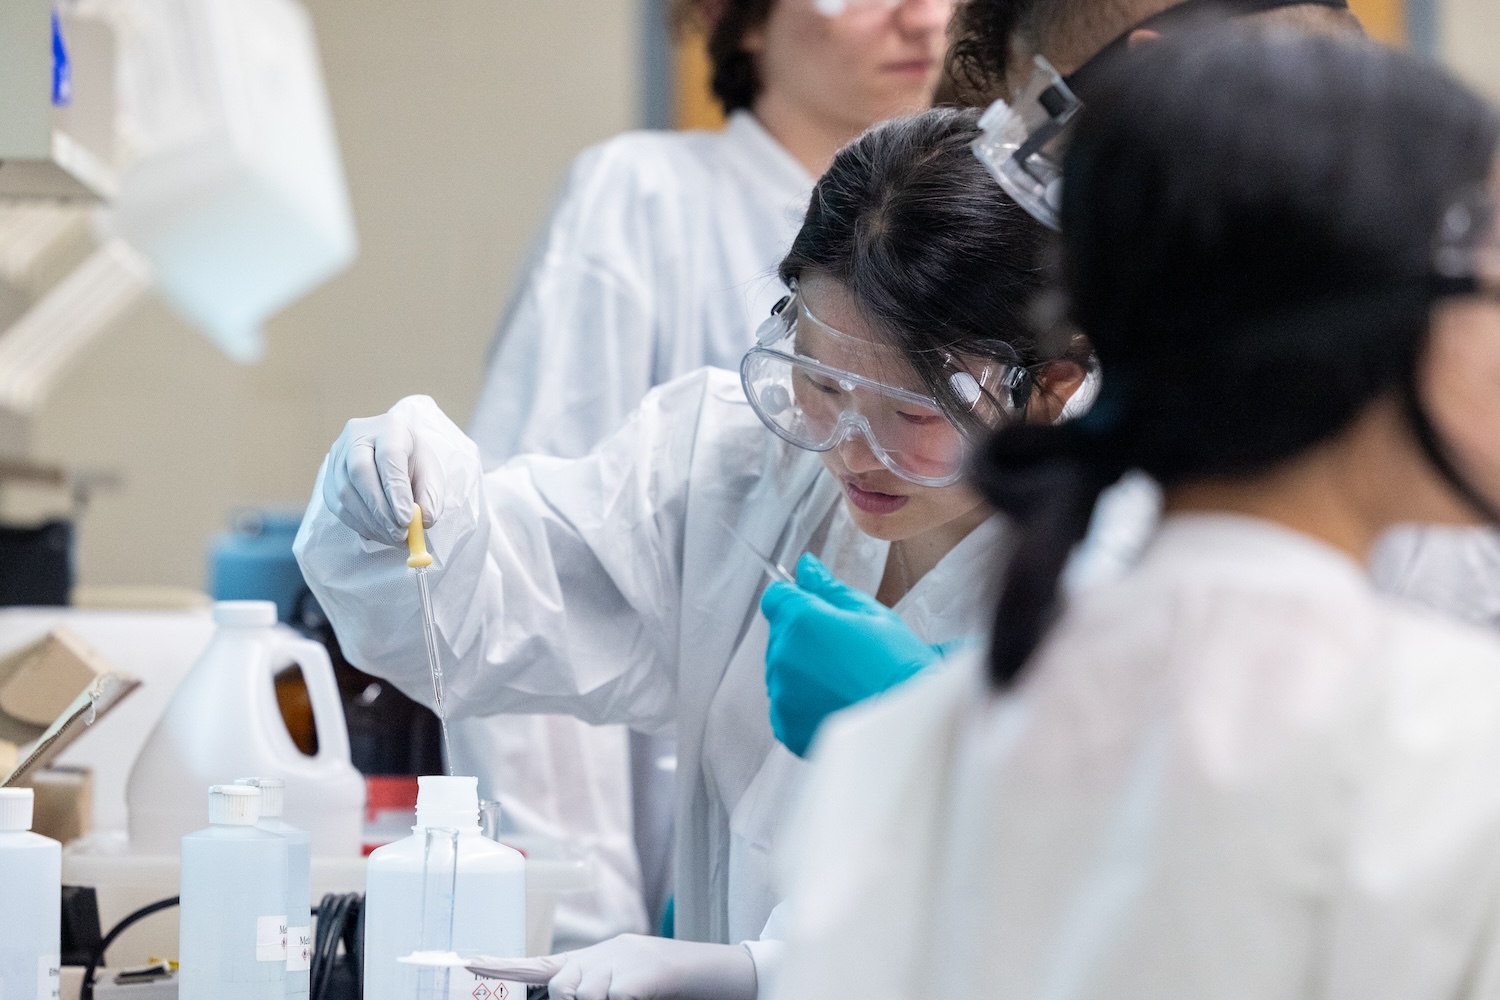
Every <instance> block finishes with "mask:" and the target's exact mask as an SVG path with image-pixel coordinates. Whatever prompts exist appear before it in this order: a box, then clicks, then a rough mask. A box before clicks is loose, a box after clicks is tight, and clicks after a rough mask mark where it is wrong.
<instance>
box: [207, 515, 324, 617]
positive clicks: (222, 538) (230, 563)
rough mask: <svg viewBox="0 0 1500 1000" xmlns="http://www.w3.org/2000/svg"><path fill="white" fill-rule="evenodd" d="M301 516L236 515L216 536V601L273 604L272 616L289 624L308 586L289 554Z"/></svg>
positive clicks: (212, 571)
mask: <svg viewBox="0 0 1500 1000" xmlns="http://www.w3.org/2000/svg"><path fill="white" fill-rule="evenodd" d="M301 523H302V515H301V514H292V513H287V512H285V511H268V510H241V511H236V512H235V514H234V516H233V518H232V521H231V530H230V531H229V532H228V533H227V534H222V535H215V536H214V538H213V542H212V544H211V546H210V548H209V567H208V575H209V580H210V589H211V590H212V592H213V595H214V600H216V601H275V602H276V617H277V618H279V619H280V620H281V621H283V622H287V623H291V622H292V621H293V618H294V616H295V615H296V612H297V604H298V601H299V600H300V599H301V597H302V594H303V592H304V591H306V590H307V584H306V582H304V581H303V579H302V570H301V569H300V568H299V567H298V566H297V559H296V557H295V556H293V555H292V540H293V539H295V538H296V537H297V527H298V525H300V524H301Z"/></svg>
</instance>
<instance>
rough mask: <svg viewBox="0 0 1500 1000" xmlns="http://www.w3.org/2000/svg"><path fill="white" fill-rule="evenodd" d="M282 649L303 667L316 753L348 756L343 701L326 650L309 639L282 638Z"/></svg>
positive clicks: (320, 756) (319, 755)
mask: <svg viewBox="0 0 1500 1000" xmlns="http://www.w3.org/2000/svg"><path fill="white" fill-rule="evenodd" d="M280 645H281V651H282V652H283V653H285V655H286V658H287V659H289V660H291V661H292V662H293V663H295V664H297V666H298V667H299V668H301V670H302V681H303V683H305V684H306V685H307V695H308V698H309V699H310V700H311V701H312V710H313V728H314V729H316V730H317V733H318V753H317V757H318V758H322V757H323V756H324V755H325V754H329V755H332V756H333V758H334V759H336V760H348V759H349V727H348V726H347V725H346V724H345V722H344V702H343V699H341V698H340V697H339V688H338V684H336V683H335V682H334V679H333V664H332V663H330V662H329V660H328V650H326V649H324V648H323V645H322V644H321V643H317V642H313V641H312V640H311V639H293V638H290V637H287V638H283V639H282V640H281V643H280Z"/></svg>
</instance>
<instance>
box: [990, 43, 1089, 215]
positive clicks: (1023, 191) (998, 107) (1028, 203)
mask: <svg viewBox="0 0 1500 1000" xmlns="http://www.w3.org/2000/svg"><path fill="white" fill-rule="evenodd" d="M1082 109H1083V101H1081V100H1079V99H1078V95H1076V94H1074V93H1073V91H1072V89H1071V88H1069V87H1068V84H1067V82H1066V81H1064V80H1063V78H1062V76H1061V75H1060V74H1059V73H1058V72H1057V70H1055V69H1053V68H1052V64H1051V63H1049V62H1048V61H1047V60H1046V59H1044V58H1042V57H1041V56H1037V57H1036V60H1035V65H1034V66H1033V68H1032V72H1031V78H1030V79H1029V80H1027V81H1026V85H1025V86H1024V87H1022V88H1021V91H1020V93H1018V94H1017V95H1016V97H1015V100H1014V101H1011V102H1009V103H1007V102H1006V101H1003V100H1001V101H996V102H995V103H994V104H991V105H990V106H989V108H988V109H987V110H986V111H985V113H984V116H983V117H982V118H980V119H979V128H980V135H979V138H978V139H975V140H974V144H973V145H974V155H975V156H977V157H979V162H981V163H983V164H984V165H985V167H986V168H987V169H988V170H989V172H990V174H991V175H992V176H993V177H994V178H995V180H997V181H999V182H1000V186H1001V187H1002V188H1004V189H1005V193H1006V194H1008V195H1010V196H1011V198H1012V199H1014V200H1015V202H1016V204H1017V205H1020V206H1021V207H1022V208H1024V209H1025V210H1026V211H1027V212H1029V213H1030V214H1031V216H1032V217H1033V218H1035V219H1036V220H1037V221H1038V222H1040V223H1042V224H1043V225H1046V226H1049V227H1051V228H1052V229H1058V228H1060V225H1059V222H1060V218H1061V211H1062V169H1063V155H1064V154H1065V153H1066V152H1067V149H1068V145H1067V140H1068V135H1069V131H1068V124H1069V123H1070V122H1071V121H1072V120H1073V117H1074V116H1075V115H1077V114H1078V112H1079V111H1081V110H1082Z"/></svg>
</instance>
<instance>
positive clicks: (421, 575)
mask: <svg viewBox="0 0 1500 1000" xmlns="http://www.w3.org/2000/svg"><path fill="white" fill-rule="evenodd" d="M416 572H417V592H418V594H420V595H421V599H422V637H423V639H424V640H425V642H426V644H427V668H428V669H429V670H431V671H432V700H433V701H434V702H435V703H436V705H437V714H438V722H439V723H440V724H441V725H442V728H443V768H444V770H447V769H449V768H451V767H452V766H453V764H452V761H453V748H452V747H450V746H449V745H448V712H447V709H446V708H444V706H443V666H442V663H441V661H439V660H438V647H437V630H436V628H435V627H434V626H433V621H432V592H431V591H429V590H428V589H427V568H426V567H425V566H423V567H418V568H417V571H416Z"/></svg>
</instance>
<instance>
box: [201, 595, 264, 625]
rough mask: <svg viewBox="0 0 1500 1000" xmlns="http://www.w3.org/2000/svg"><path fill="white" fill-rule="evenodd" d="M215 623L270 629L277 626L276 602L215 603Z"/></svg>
mask: <svg viewBox="0 0 1500 1000" xmlns="http://www.w3.org/2000/svg"><path fill="white" fill-rule="evenodd" d="M214 621H215V622H217V623H218V624H220V625H229V626H238V627H241V628H269V627H270V626H272V625H275V624H276V602H275V601H215V602H214Z"/></svg>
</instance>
